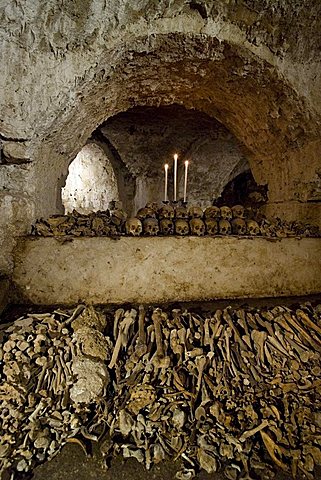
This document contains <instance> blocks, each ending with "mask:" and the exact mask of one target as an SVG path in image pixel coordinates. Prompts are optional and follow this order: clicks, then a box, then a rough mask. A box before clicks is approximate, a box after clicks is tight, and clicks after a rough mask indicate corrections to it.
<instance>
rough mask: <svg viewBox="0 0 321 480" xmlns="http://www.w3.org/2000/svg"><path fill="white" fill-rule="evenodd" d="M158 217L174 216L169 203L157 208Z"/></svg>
mask: <svg viewBox="0 0 321 480" xmlns="http://www.w3.org/2000/svg"><path fill="white" fill-rule="evenodd" d="M158 217H159V218H174V209H173V207H171V206H170V205H163V206H162V207H161V208H160V209H159V210H158Z"/></svg>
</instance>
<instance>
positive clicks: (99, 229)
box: [91, 217, 105, 235]
mask: <svg viewBox="0 0 321 480" xmlns="http://www.w3.org/2000/svg"><path fill="white" fill-rule="evenodd" d="M91 228H92V230H93V231H94V232H95V234H96V235H102V234H103V233H104V230H105V223H104V220H103V219H102V218H100V217H95V218H93V221H92V222H91Z"/></svg>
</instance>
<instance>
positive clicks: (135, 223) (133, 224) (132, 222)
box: [125, 217, 143, 237]
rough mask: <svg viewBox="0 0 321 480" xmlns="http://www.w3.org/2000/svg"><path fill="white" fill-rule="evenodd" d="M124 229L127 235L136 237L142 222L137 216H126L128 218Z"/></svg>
mask: <svg viewBox="0 0 321 480" xmlns="http://www.w3.org/2000/svg"><path fill="white" fill-rule="evenodd" d="M125 230H126V233H127V235H132V236H134V237H138V236H139V235H140V234H141V233H142V231H143V224H142V222H141V221H140V220H139V218H135V217H134V218H128V220H126V224H125Z"/></svg>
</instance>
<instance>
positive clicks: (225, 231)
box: [218, 219, 232, 235]
mask: <svg viewBox="0 0 321 480" xmlns="http://www.w3.org/2000/svg"><path fill="white" fill-rule="evenodd" d="M218 229H219V232H220V234H221V235H230V234H231V231H232V227H231V224H230V222H229V221H228V220H224V219H223V220H220V221H219V224H218Z"/></svg>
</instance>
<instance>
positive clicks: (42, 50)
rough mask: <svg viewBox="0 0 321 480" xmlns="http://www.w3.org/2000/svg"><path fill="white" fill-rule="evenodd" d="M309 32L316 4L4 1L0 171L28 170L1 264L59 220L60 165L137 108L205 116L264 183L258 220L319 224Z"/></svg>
mask: <svg viewBox="0 0 321 480" xmlns="http://www.w3.org/2000/svg"><path fill="white" fill-rule="evenodd" d="M320 23H321V4H320V2H318V1H317V0H283V1H280V0H264V1H263V2H262V1H261V0H240V1H239V2H225V1H223V0H218V1H217V2H215V3H213V2H212V1H209V0H208V1H204V0H199V1H198V2H189V1H185V0H177V1H175V2H169V1H168V0H160V1H157V2H154V1H153V0H139V1H137V2H132V1H131V0H109V1H108V2H107V3H106V2H105V0H85V1H84V0H76V1H73V2H62V1H60V0H48V1H47V2H45V3H44V2H42V1H40V0H23V1H22V0H17V1H15V2H8V3H4V4H3V5H2V6H1V9H0V29H1V30H0V37H1V41H0V45H1V49H0V59H1V65H2V68H1V73H0V88H1V91H2V96H1V98H0V112H1V118H0V141H1V144H2V154H3V155H2V156H1V157H2V160H1V162H2V163H5V164H6V163H18V164H21V163H23V162H28V161H29V160H32V162H33V163H32V166H31V170H30V176H29V177H28V178H25V179H24V180H22V181H20V180H17V185H16V186H14V187H13V188H12V189H11V188H9V189H8V190H6V191H5V192H2V193H1V202H0V204H1V205H2V207H1V212H0V213H1V215H0V218H1V222H2V223H3V224H5V231H6V234H4V233H2V234H1V235H2V241H3V239H4V238H5V239H6V245H5V249H6V251H7V253H8V254H9V251H10V249H11V246H12V245H13V237H14V236H15V235H16V234H18V233H20V232H21V231H26V230H27V229H28V228H29V225H30V222H31V221H32V220H33V219H34V218H35V216H39V215H43V214H44V215H47V214H49V213H54V212H56V211H57V209H58V208H59V202H60V200H59V199H60V189H61V187H62V186H63V184H64V180H65V178H66V175H67V169H68V165H69V163H70V161H71V160H72V159H73V158H74V157H75V155H76V154H77V153H78V152H79V150H80V149H81V148H82V146H83V145H85V143H86V141H87V139H88V138H89V136H90V135H91V133H92V132H93V131H94V130H95V128H96V127H97V126H98V125H99V124H101V123H102V122H103V121H105V120H106V119H107V118H108V117H110V116H112V115H115V114H116V113H118V112H121V111H125V110H127V109H128V108H131V107H134V106H136V105H154V106H159V105H160V104H164V105H169V104H172V103H179V104H183V105H185V106H186V107H188V108H197V109H199V110H203V111H204V112H207V113H208V114H209V115H211V116H214V117H216V118H217V119H218V120H219V121H221V122H222V123H223V124H224V125H226V126H227V127H228V128H229V129H230V130H231V131H232V133H233V134H234V135H235V136H236V137H237V138H238V139H239V140H240V141H241V142H242V143H244V145H245V146H246V147H247V148H248V150H249V151H250V152H251V158H250V162H251V168H252V171H253V174H254V176H255V179H256V181H257V182H259V183H268V184H269V193H270V205H269V206H268V207H267V208H270V210H271V211H278V214H279V215H283V216H286V217H288V216H292V217H293V216H294V217H297V218H299V219H304V218H306V217H307V215H309V216H310V217H311V218H312V219H314V220H315V219H319V220H320V222H321V213H320V204H319V203H316V201H317V200H320V198H321V192H320V187H319V185H320V149H321V146H320V143H321V141H320V114H321V88H320V84H321V81H320V80H321V68H320V56H321V33H320V32H321V28H320ZM6 168H7V166H6V165H0V176H4V177H6V173H3V172H5V171H6ZM19 168H20V167H19ZM18 178H20V177H19V175H18ZM30 185H32V187H33V191H31V192H30V188H31V187H30ZM18 187H19V188H18ZM22 192H24V193H22ZM316 192H317V193H316ZM307 200H312V202H311V203H307ZM14 205H19V208H16V207H14ZM20 209H21V214H18V213H16V210H19V211H20ZM19 217H23V219H22V223H20V221H19V220H18V219H19ZM17 224H18V226H17ZM2 232H3V230H2ZM10 245H11V246H10ZM3 251H4V247H3V248H2V249H1V252H3ZM1 258H2V260H1V261H0V271H2V272H5V271H9V270H10V269H9V265H10V259H8V258H7V254H5V255H4V254H3V253H1Z"/></svg>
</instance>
